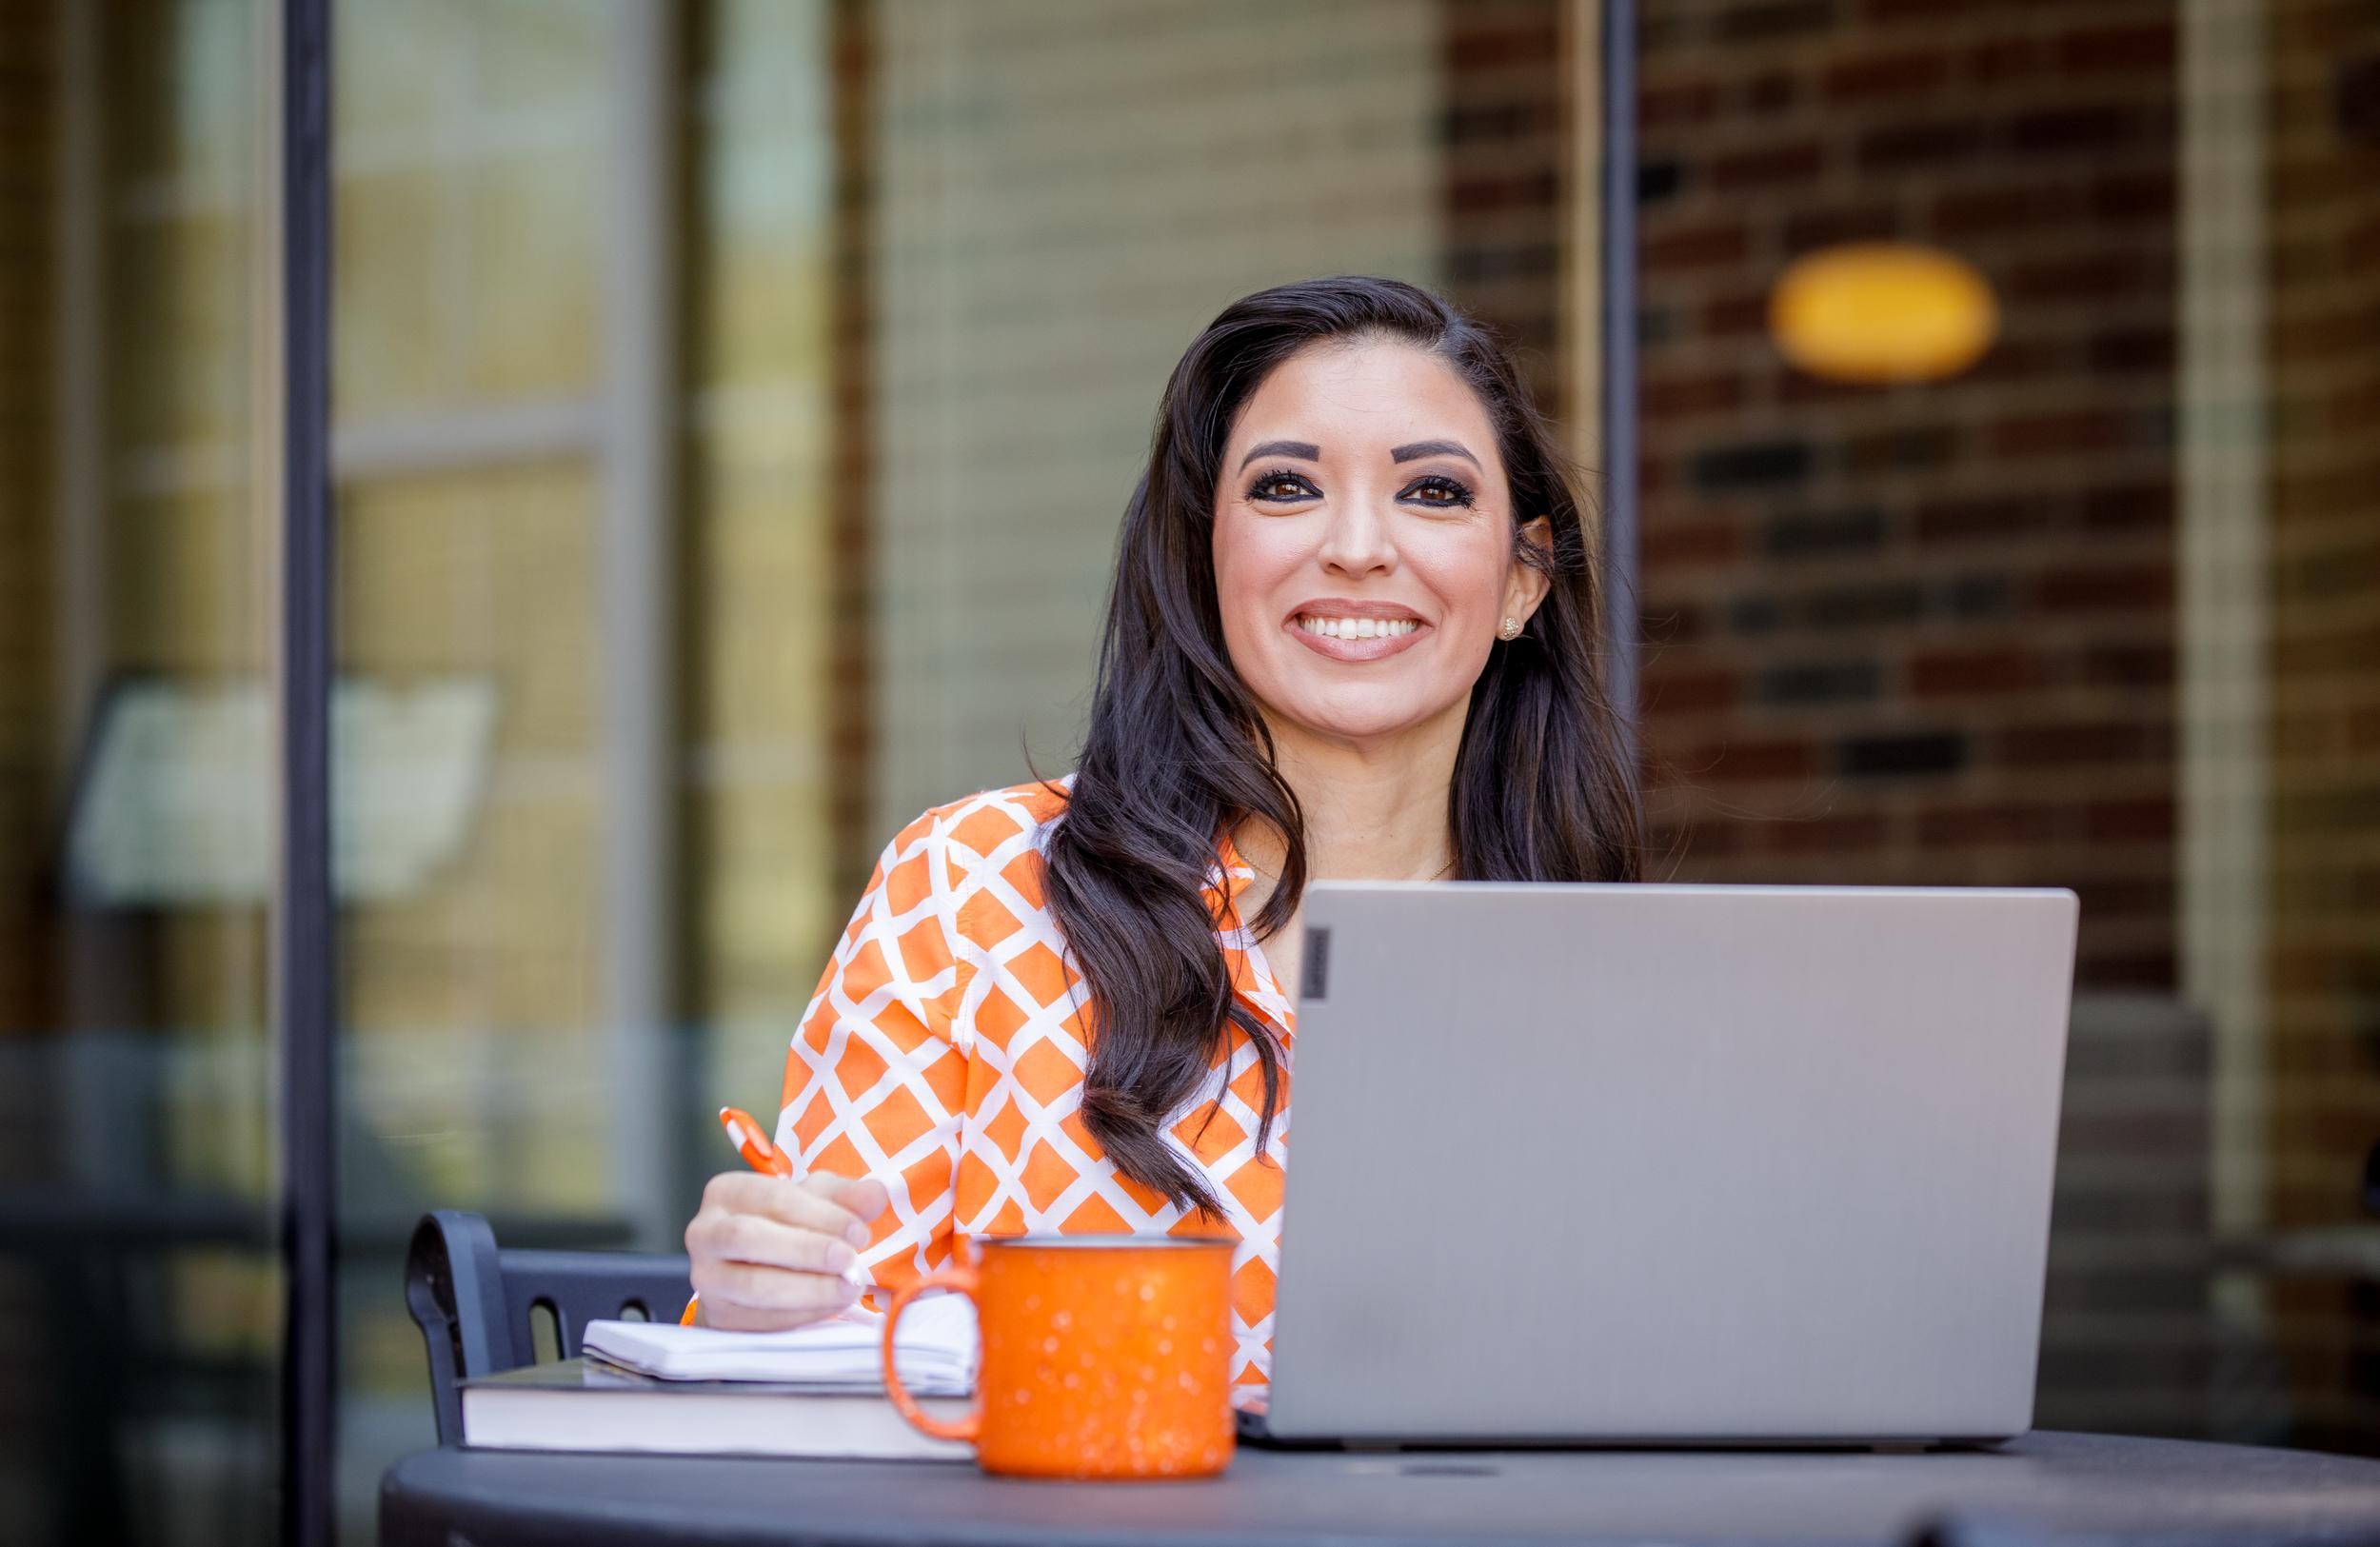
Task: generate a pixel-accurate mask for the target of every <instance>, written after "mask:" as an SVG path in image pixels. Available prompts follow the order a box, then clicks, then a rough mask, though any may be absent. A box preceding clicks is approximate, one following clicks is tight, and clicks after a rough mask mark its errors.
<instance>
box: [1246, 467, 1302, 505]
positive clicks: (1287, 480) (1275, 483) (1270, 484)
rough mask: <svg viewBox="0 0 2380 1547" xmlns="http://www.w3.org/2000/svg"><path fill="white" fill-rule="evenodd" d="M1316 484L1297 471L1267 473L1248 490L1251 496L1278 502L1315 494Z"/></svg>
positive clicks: (1300, 498)
mask: <svg viewBox="0 0 2380 1547" xmlns="http://www.w3.org/2000/svg"><path fill="white" fill-rule="evenodd" d="M1313 493H1314V486H1313V485H1312V484H1309V483H1307V482H1306V481H1305V479H1304V478H1303V477H1302V476H1300V475H1299V474H1297V473H1291V472H1278V473H1266V474H1265V475H1264V476H1263V477H1261V478H1259V479H1258V480H1257V481H1256V484H1255V486H1253V487H1252V488H1250V489H1249V490H1248V494H1249V497H1250V498H1252V499H1259V500H1272V501H1276V502H1280V501H1287V500H1303V499H1309V498H1311V497H1312V496H1313Z"/></svg>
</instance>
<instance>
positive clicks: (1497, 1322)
mask: <svg viewBox="0 0 2380 1547" xmlns="http://www.w3.org/2000/svg"><path fill="white" fill-rule="evenodd" d="M2076 914H2077V906H2076V900H2075V897H2074V894H2073V892H2071V891H2068V890H2065V889H2063V888H2055V889H2039V890H2034V889H1990V888H1969V887H1865V886H1690V885H1534V884H1517V883H1494V882H1489V883H1454V884H1438V885H1429V884H1422V883H1356V882H1320V883H1316V884H1314V885H1313V886H1312V887H1311V888H1310V889H1309V890H1308V892H1307V894H1306V902H1305V929H1306V940H1305V950H1304V957H1303V970H1302V972H1301V974H1300V976H1301V978H1302V980H1303V981H1302V983H1301V984H1300V988H1301V992H1300V995H1299V1010H1298V1035H1297V1041H1296V1046H1295V1050H1294V1054H1293V1057H1294V1059H1295V1068H1296V1080H1295V1084H1294V1089H1293V1092H1292V1098H1291V1110H1292V1113H1293V1121H1292V1124H1291V1129H1290V1132H1289V1136H1288V1167H1287V1169H1288V1178H1287V1193H1286V1196H1285V1198H1284V1200H1283V1204H1282V1208H1283V1214H1282V1221H1281V1223H1282V1237H1281V1262H1280V1278H1279V1298H1278V1302H1277V1315H1278V1320H1277V1322H1276V1324H1275V1329H1274V1338H1273V1349H1274V1355H1273V1376H1272V1389H1271V1392H1270V1395H1269V1398H1268V1401H1267V1404H1266V1410H1265V1411H1264V1412H1262V1413H1259V1414H1251V1415H1248V1416H1247V1417H1246V1418H1243V1430H1244V1432H1245V1433H1246V1434H1247V1435H1248V1437H1249V1438H1257V1439H1270V1440H1275V1441H1290V1442H1296V1441H1325V1442H1328V1441H1339V1442H1346V1443H1353V1444H1371V1445H1388V1444H1398V1443H1410V1444H1430V1443H1447V1442H1457V1443H1473V1442H1478V1443H1495V1442H1521V1443H1560V1442H1590V1443H1644V1444H1662V1445H1669V1444H1728V1445H1739V1444H1753V1445H1767V1444H1822V1445H1871V1444H1874V1445H1905V1444H1922V1443H1930V1442H1935V1441H1943V1442H1986V1441H1992V1440H1997V1439H2003V1438H2009V1437H2011V1436H2014V1435H2018V1434H2021V1433H2023V1432H2024V1431H2025V1430H2027V1429H2029V1428H2031V1427H2032V1424H2033V1367H2034V1363H2035V1359H2036V1358H2037V1355H2038V1349H2039V1339H2040V1329H2041V1297H2042V1273H2043V1266H2044V1260H2045V1258H2046V1255H2047V1249H2048V1237H2049V1216H2050V1184H2051V1174H2052V1171H2053V1166H2054V1163H2055V1159H2056V1146H2057V1121H2058V1097H2059V1087H2060V1081H2061V1077H2062V1075H2063V1072H2064V1065H2065V1049H2066V1024H2067V1014H2068V1005H2069V1002H2070V1000H2071V997H2072V991H2073V962H2074V926H2075V918H2076Z"/></svg>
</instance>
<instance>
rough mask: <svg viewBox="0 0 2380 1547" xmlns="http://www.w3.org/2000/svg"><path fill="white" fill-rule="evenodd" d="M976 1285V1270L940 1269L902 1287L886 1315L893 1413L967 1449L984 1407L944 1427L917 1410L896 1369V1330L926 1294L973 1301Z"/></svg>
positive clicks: (886, 1387)
mask: <svg viewBox="0 0 2380 1547" xmlns="http://www.w3.org/2000/svg"><path fill="white" fill-rule="evenodd" d="M975 1284H976V1279H975V1269H973V1268H971V1267H967V1266H965V1265H964V1264H962V1265H960V1266H957V1267H947V1268H937V1269H935V1270H934V1271H933V1272H931V1273H929V1274H927V1275H925V1276H924V1277H923V1278H922V1279H917V1280H916V1281H915V1282H913V1283H909V1284H904V1285H902V1288H901V1289H900V1291H899V1292H898V1293H896V1294H895V1295H894V1296H893V1299H892V1304H891V1305H890V1306H889V1307H888V1308H886V1310H885V1312H884V1395H885V1396H887V1397H889V1398H892V1404H893V1411H894V1412H896V1413H899V1414H900V1415H901V1416H902V1418H907V1419H908V1420H909V1422H910V1423H911V1424H913V1425H914V1426H916V1427H917V1428H918V1429H921V1430H922V1431H923V1432H924V1433H926V1434H929V1435H932V1436H933V1437H934V1438H937V1439H955V1440H958V1441H959V1442H961V1443H962V1444H968V1445H972V1444H974V1443H975V1437H976V1436H977V1434H979V1433H980V1432H981V1431H982V1427H983V1404H982V1402H981V1401H978V1402H977V1403H976V1406H975V1411H974V1412H972V1413H970V1414H968V1415H967V1416H966V1417H965V1418H962V1419H960V1420H959V1421H958V1422H956V1423H944V1422H943V1421H942V1419H940V1418H928V1417H927V1416H926V1414H925V1410H924V1409H923V1408H922V1407H920V1406H918V1403H917V1398H914V1397H912V1396H910V1395H909V1393H908V1391H907V1390H906V1389H905V1388H903V1387H902V1384H901V1372H900V1370H898V1369H896V1368H895V1367H894V1365H893V1329H894V1328H895V1327H898V1326H899V1325H900V1324H901V1313H902V1311H903V1310H905V1309H906V1308H907V1307H908V1304H909V1302H910V1301H911V1300H913V1299H917V1298H918V1296H919V1295H920V1294H921V1293H922V1292H923V1291H925V1290H928V1289H955V1290H957V1291H958V1292H959V1293H961V1294H962V1295H965V1296H967V1297H968V1298H969V1299H973V1298H974V1295H975Z"/></svg>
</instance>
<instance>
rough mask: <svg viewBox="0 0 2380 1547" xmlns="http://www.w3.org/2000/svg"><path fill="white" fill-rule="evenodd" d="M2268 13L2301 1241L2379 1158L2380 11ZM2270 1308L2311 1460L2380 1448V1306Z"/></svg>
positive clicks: (2280, 688)
mask: <svg viewBox="0 0 2380 1547" xmlns="http://www.w3.org/2000/svg"><path fill="white" fill-rule="evenodd" d="M2268 14H2269V17H2270V22H2269V29H2268V34H2267V63H2268V69H2269V71H2270V87H2269V95H2268V105H2267V114H2266V123H2267V130H2266V169H2265V176H2266V187H2265V205H2266V240H2267V254H2268V256H2267V266H2268V272H2269V274H2270V278H2271V288H2270V292H2269V310H2268V314H2267V336H2268V340H2269V346H2268V350H2267V368H2268V371H2269V378H2270V381H2269V385H2270V389H2271V402H2272V406H2273V411H2272V412H2271V415H2270V416H2269V419H2268V423H2269V425H2270V426H2271V449H2270V473H2269V486H2270V493H2269V505H2268V510H2269V525H2268V529H2267V530H2268V537H2267V541H2268V545H2269V553H2270V563H2271V573H2270V584H2269V590H2268V593H2267V594H2268V603H2269V605H2270V608H2271V633H2270V644H2269V646H2268V648H2269V651H2270V657H2269V662H2268V671H2269V674H2270V707H2271V725H2270V730H2269V740H2268V752H2269V761H2268V766H2269V768H2270V787H2269V800H2270V802H2271V821H2270V825H2269V827H2268V842H2269V844H2270V848H2269V855H2270V862H2269V863H2270V866H2271V874H2270V879H2269V883H2268V893H2267V912H2266V918H2267V931H2268V944H2269V951H2270V961H2271V971H2270V977H2269V985H2270V986H2269V997H2268V1002H2267V1018H2266V1036H2267V1041H2268V1043H2269V1047H2270V1053H2269V1055H2268V1061H2267V1070H2268V1091H2269V1100H2268V1104H2267V1112H2266V1121H2267V1122H2268V1124H2269V1128H2270V1132H2271V1135H2272V1136H2273V1137H2272V1142H2271V1162H2270V1180H2271V1186H2270V1207H2271V1218H2272V1221H2273V1223H2274V1224H2275V1225H2276V1226H2279V1227H2281V1228H2285V1229H2287V1228H2294V1227H2322V1226H2336V1225H2339V1224H2342V1223H2344V1222H2346V1221H2349V1220H2354V1219H2355V1218H2357V1216H2358V1214H2359V1212H2360V1211H2359V1209H2358V1206H2357V1200H2356V1197H2355V1190H2356V1189H2355V1182H2356V1179H2357V1178H2358V1177H2359V1176H2360V1175H2361V1171H2362V1164H2363V1158H2364V1156H2365V1155H2366V1154H2367V1153H2368V1152H2369V1151H2370V1150H2371V1148H2372V1146H2373V1145H2374V1144H2375V1143H2380V10H2375V8H2373V7H2371V6H2370V5H2361V6H2357V5H2350V4H2339V3H2336V0H2273V3H2272V4H2271V6H2270V9H2269V12H2268ZM2274 1310H2275V1312H2276V1313H2277V1314H2276V1317H2275V1321H2274V1325H2275V1328H2276V1336H2277V1338H2278V1340H2279V1341H2280V1343H2281V1346H2282V1347H2283V1348H2284V1350H2285V1352H2286V1353H2287V1355H2288V1357H2289V1359H2290V1363H2291V1375H2292V1377H2293V1384H2294V1386H2295V1388H2296V1395H2297V1400H2298V1404H2299V1408H2300V1411H2301V1413H2302V1415H2303V1417H2302V1418H2301V1420H2300V1428H2299V1431H2298V1433H2297V1435H2296V1436H2295V1438H2297V1440H2298V1442H2300V1443H2305V1444H2319V1445H2326V1446H2336V1447H2341V1448H2367V1449H2368V1448H2375V1447H2380V1355H2375V1354H2374V1352H2373V1349H2374V1348H2375V1346H2380V1344H2375V1341H2374V1328H2375V1326H2380V1291H2375V1290H2374V1288H2373V1287H2372V1286H2370V1285H2367V1286H2365V1287H2364V1288H2363V1289H2362V1290H2360V1291H2358V1290H2357V1289H2355V1288H2354V1287H2353V1286H2351V1285H2350V1284H2347V1283H2344V1282H2341V1281H2339V1280H2337V1279H2329V1280H2323V1279H2311V1280H2307V1281H2303V1282H2295V1283H2285V1284H2283V1285H2281V1286H2280V1288H2279V1291H2278V1293H2277V1294H2276V1296H2275V1299H2274ZM2350 1338H2352V1339H2358V1340H2359V1345H2358V1346H2350V1347H2347V1348H2346V1350H2345V1352H2344V1355H2342V1345H2343V1342H2344V1340H2345V1339H2350Z"/></svg>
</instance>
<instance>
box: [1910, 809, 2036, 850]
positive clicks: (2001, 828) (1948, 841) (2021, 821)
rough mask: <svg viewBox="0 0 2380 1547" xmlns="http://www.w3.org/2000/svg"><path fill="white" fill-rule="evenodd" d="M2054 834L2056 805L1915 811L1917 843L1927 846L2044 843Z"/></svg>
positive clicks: (1964, 846)
mask: <svg viewBox="0 0 2380 1547" xmlns="http://www.w3.org/2000/svg"><path fill="white" fill-rule="evenodd" d="M2056 833H2057V811H2056V808H2055V807H2053V806H2047V805H2014V804H2006V803H2000V804H1988V805H1954V806H1946V807H1942V808H1940V809H1936V810H1933V811H1920V812H1918V813H1917V842H1918V843H1920V844H1922V845H1924V846H1925V847H1927V848H2004V847H2007V846H2009V845H2011V844H2017V843H2049V842H2050V841H2051V840H2052V839H2053V838H2054V837H2055V836H2056Z"/></svg>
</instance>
